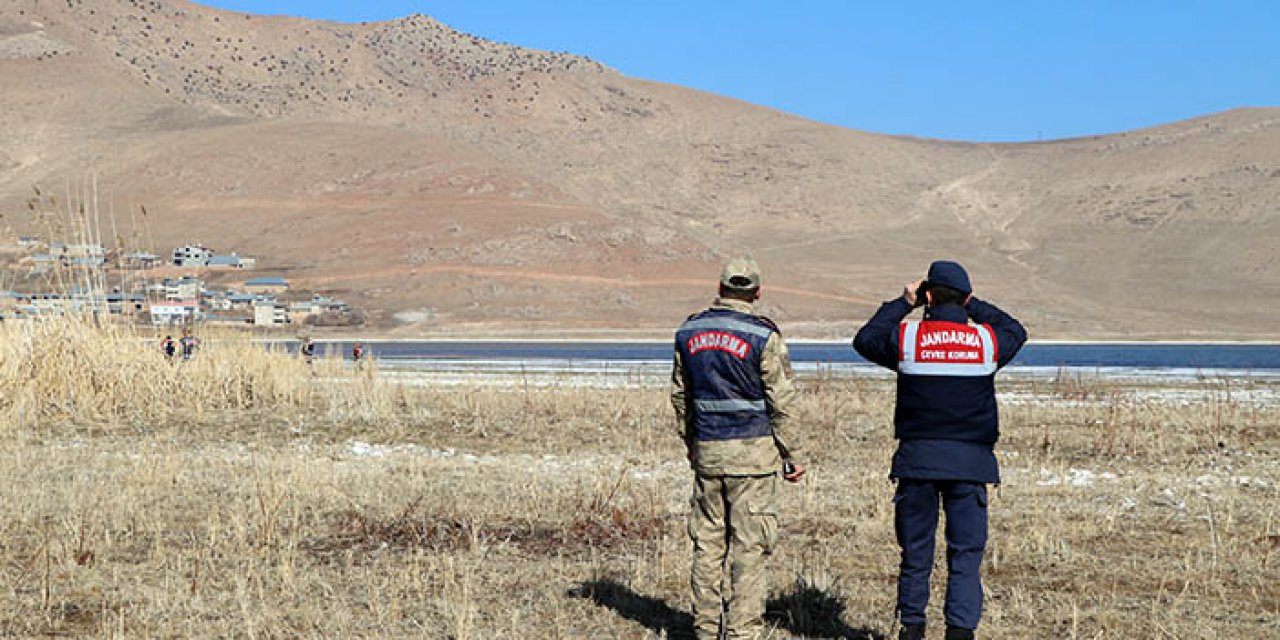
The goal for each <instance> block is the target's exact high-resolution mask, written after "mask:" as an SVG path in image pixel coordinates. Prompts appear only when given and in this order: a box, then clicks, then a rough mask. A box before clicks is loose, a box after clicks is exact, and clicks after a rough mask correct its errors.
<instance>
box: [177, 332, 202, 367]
mask: <svg viewBox="0 0 1280 640" xmlns="http://www.w3.org/2000/svg"><path fill="white" fill-rule="evenodd" d="M181 343H182V359H183V360H190V359H191V357H192V356H194V355H195V354H196V350H197V349H199V348H200V338H197V337H195V336H194V335H192V334H191V329H183V330H182V340H181Z"/></svg>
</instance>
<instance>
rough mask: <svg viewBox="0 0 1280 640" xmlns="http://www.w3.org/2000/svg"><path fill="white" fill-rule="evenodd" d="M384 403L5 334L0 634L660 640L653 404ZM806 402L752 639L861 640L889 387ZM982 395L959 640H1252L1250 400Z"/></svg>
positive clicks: (659, 501)
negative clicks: (981, 458) (991, 463)
mask: <svg viewBox="0 0 1280 640" xmlns="http://www.w3.org/2000/svg"><path fill="white" fill-rule="evenodd" d="M50 345H53V346H50ZM389 380H390V376H384V375H382V374H380V372H378V371H377V370H376V369H375V368H369V369H366V370H364V371H355V370H352V369H350V368H348V367H344V366H343V365H342V363H340V362H337V361H332V360H327V361H322V362H318V363H317V364H315V365H314V366H312V367H310V368H308V367H307V365H305V364H303V363H301V362H299V361H298V360H296V359H294V358H292V357H290V356H288V355H286V354H284V353H280V352H269V351H264V350H262V349H260V348H257V347H253V346H251V345H249V344H248V342H247V341H246V340H245V339H244V338H237V337H234V336H222V337H218V336H214V337H213V338H212V339H206V348H205V349H204V350H203V351H202V352H201V353H200V354H199V356H198V357H197V358H196V359H195V360H193V361H192V362H189V363H181V364H171V363H167V362H165V361H164V360H163V358H162V357H160V355H159V352H158V349H156V348H154V345H153V344H152V343H151V341H149V340H148V341H145V342H144V341H141V340H140V339H139V338H138V337H137V336H134V335H131V334H129V333H128V332H127V331H123V330H108V331H105V332H104V331H100V330H96V329H92V328H90V327H88V326H80V325H73V326H66V325H61V326H53V325H26V326H24V327H20V328H14V327H5V328H3V329H2V330H0V385H3V388H2V389H0V420H2V422H0V426H2V428H3V429H4V433H5V435H6V436H7V437H6V438H5V445H4V446H3V447H2V448H0V482H3V484H4V485H5V486H6V491H5V496H4V500H3V501H2V502H0V528H2V530H0V634H3V635H7V636H89V637H129V638H138V637H166V638H179V637H181V638H188V637H210V638H213V637H247V638H285V637H290V638H291V637H315V638H335V637H423V638H456V639H459V640H461V639H475V638H651V637H668V638H675V637H685V634H686V633H687V626H688V624H689V618H688V616H687V614H686V613H685V609H686V582H687V569H688V562H689V544H688V541H687V539H686V537H685V534H684V514H685V512H686V509H687V500H688V494H689V477H690V475H689V474H690V472H689V471H688V469H687V466H686V465H685V464H684V463H683V452H682V450H681V448H680V444H679V442H678V439H677V438H676V437H675V436H674V430H673V429H674V426H673V424H672V417H671V411H670V407H669V406H668V404H667V400H666V394H665V389H664V388H662V386H661V384H660V383H659V382H657V381H654V383H653V384H648V383H646V382H645V381H637V382H639V384H636V385H635V386H634V388H624V389H617V388H593V387H589V386H588V387H584V386H582V385H580V384H575V383H570V382H571V381H565V384H561V385H553V386H550V387H537V386H534V385H528V384H521V381H520V380H514V381H511V382H512V383H509V384H508V383H499V384H483V383H477V384H476V385H472V386H463V387H457V386H453V387H448V388H442V387H433V386H432V385H430V384H426V385H422V386H410V385H397V384H392V383H391V382H389ZM573 382H581V381H573ZM802 382H803V384H802V387H803V399H802V407H801V411H802V414H803V416H804V420H803V423H804V437H805V445H806V448H807V450H808V451H809V452H810V456H809V461H810V462H811V463H812V465H813V466H812V472H811V474H810V476H809V478H808V480H807V481H806V482H805V483H803V484H801V485H798V486H788V487H786V493H785V496H786V501H785V511H784V513H783V516H782V530H783V533H782V541H781V544H780V549H779V551H778V553H777V554H776V555H775V557H774V559H773V562H772V573H771V582H772V590H773V597H772V599H771V616H772V620H773V622H774V623H775V624H776V625H777V631H776V636H777V637H780V638H781V637H808V638H884V637H887V636H888V634H889V633H890V632H891V631H892V629H893V627H892V612H893V597H894V576H895V572H896V564H897V553H896V547H895V545H894V543H893V533H892V518H891V516H892V513H891V508H890V502H889V499H890V496H891V494H892V486H891V485H890V484H889V482H888V481H887V480H886V479H885V471H886V469H887V467H888V461H889V456H890V454H891V453H892V450H893V441H892V439H891V437H890V428H889V422H890V419H891V418H890V416H891V408H892V401H893V390H892V385H891V382H890V381H889V380H887V379H885V378H853V379H847V378H835V377H830V376H816V377H810V378H806V379H804V380H803V381H802ZM1002 388H1003V390H1004V391H1005V393H1004V394H1003V395H1002V407H1001V410H1002V416H1003V421H1004V429H1003V431H1004V440H1003V442H1002V445H1001V447H1000V451H1001V462H1002V464H1003V470H1004V474H1005V484H1004V486H1003V487H1002V488H1001V489H1000V490H999V491H998V492H993V493H992V496H993V499H992V506H991V515H992V544H991V547H990V549H989V552H988V556H987V563H986V573H985V577H986V584H987V590H988V599H987V610H986V615H985V619H984V624H983V627H982V628H981V629H980V637H983V638H1001V639H1019V640H1025V639H1028V638H1125V639H1131V638H1134V639H1140V638H1180V639H1189V638H1206V639H1208V638H1263V637H1277V634H1278V633H1280V632H1278V631H1277V629H1280V518H1277V514H1276V510H1277V505H1280V500H1277V498H1280V456H1278V455H1277V454H1278V453H1280V429H1278V428H1277V425H1278V424H1280V407H1278V406H1277V398H1280V389H1277V387H1276V384H1275V382H1266V381H1259V380H1255V381H1252V382H1239V381H1233V380H1228V379H1205V380H1199V381H1194V382H1186V383H1180V384H1178V385H1177V386H1176V387H1175V388H1169V387H1168V386H1167V385H1154V386H1153V385H1152V384H1151V383H1145V384H1144V383H1121V382H1114V381H1104V380H1097V379H1090V378H1083V379H1082V378H1072V377H1069V376H1059V377H1058V378H1056V379H1053V380H1038V381H1030V380H1023V381H1018V380H1006V381H1004V383H1003V386H1002ZM940 576H941V574H940V573H939V574H936V575H935V585H938V586H940V585H941V580H939V579H938V578H940ZM940 607H941V593H940V592H939V591H937V590H935V594H934V597H933V602H932V606H931V619H932V620H934V621H935V623H934V629H933V632H934V633H940V630H939V628H938V627H939V626H940V621H941V610H940Z"/></svg>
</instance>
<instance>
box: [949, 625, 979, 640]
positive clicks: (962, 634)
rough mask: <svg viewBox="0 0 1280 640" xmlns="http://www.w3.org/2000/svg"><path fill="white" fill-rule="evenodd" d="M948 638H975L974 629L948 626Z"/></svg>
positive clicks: (951, 639) (953, 639) (960, 639)
mask: <svg viewBox="0 0 1280 640" xmlns="http://www.w3.org/2000/svg"><path fill="white" fill-rule="evenodd" d="M945 638H946V640H973V629H961V628H960V627H947V635H946V636H945Z"/></svg>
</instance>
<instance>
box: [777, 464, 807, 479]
mask: <svg viewBox="0 0 1280 640" xmlns="http://www.w3.org/2000/svg"><path fill="white" fill-rule="evenodd" d="M791 467H792V469H791V472H790V473H783V474H782V479H783V480H786V481H787V482H800V478H803V477H804V465H803V464H801V463H799V462H792V463H791Z"/></svg>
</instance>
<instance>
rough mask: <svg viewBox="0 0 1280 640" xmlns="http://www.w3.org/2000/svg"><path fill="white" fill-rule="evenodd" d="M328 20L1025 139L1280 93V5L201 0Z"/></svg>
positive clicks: (914, 126)
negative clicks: (547, 53) (555, 54)
mask: <svg viewBox="0 0 1280 640" xmlns="http://www.w3.org/2000/svg"><path fill="white" fill-rule="evenodd" d="M201 1H203V2H204V3H205V4H209V5H213V6H217V7H222V8H225V9H232V10H238V11H249V12H253V13H266V14H288V15H299V16H306V17H311V18H319V19H326V20H339V21H344V22H359V21H364V20H385V19H390V18H394V17H399V16H403V15H408V14H411V13H423V14H427V15H430V16H432V17H435V18H437V19H439V20H441V21H443V22H445V23H447V24H449V25H450V26H452V27H454V28H456V29H458V30H460V31H466V32H468V33H473V34H476V35H479V36H483V37H486V38H491V39H494V40H500V41H503V42H509V43H512V44H518V45H523V46H528V47H534V48H537V49H547V50H553V51H569V52H572V53H578V54H583V55H587V56H590V57H591V58H594V59H596V60H599V61H600V62H603V63H605V64H607V65H609V66H611V67H614V68H616V69H618V70H619V71H621V72H623V73H625V74H627V75H630V76H635V77H640V78H647V79H650V80H658V81H662V82H669V83H672V84H678V85H683V86H687V87H693V88H696V89H701V90H704V91H710V92H713V93H718V94H721V95H726V96H732V97H735V98H739V99H742V100H746V101H748V102H754V103H757V104H762V105H767V106H770V107H774V108H777V109H782V110H784V111H788V112H791V113H795V114H798V115H801V116H804V117H807V118H812V119H814V120H819V121H823V122H829V123H832V124H837V125H841V126H846V127H852V128H856V129H864V130H868V131H877V132H882V133H894V134H908V135H917V136H926V137H933V138H945V139H955V140H980V141H1017V140H1036V139H1051V138H1062V137H1071V136H1080V135H1091V134H1101V133H1110V132H1115V131H1124V130H1128V129H1134V128H1138V127H1144V126H1151V125H1156V124H1161V123H1165V122H1172V121H1174V120H1181V119H1184V118H1189V117H1194V116H1198V115H1204V114H1207V113H1212V112H1216V111H1222V110H1225V109H1230V108H1233V107H1244V106H1280V2H1278V1H1269V0H1254V1H1244V0H1218V1H1216V2H1209V1H1199V0H1190V1H1179V0H1165V1H1162V2H1160V1H1154V0H1112V1H1109V2H1105V1H1098V0H1080V1H1069V2H1062V1H1057V2H1049V1H1042V0H1025V1H1022V2H1016V1H1012V0H1010V1H1006V2H987V1H983V0H952V1H942V0H937V1H934V0H916V1H914V2H887V1H886V2H857V1H854V0H847V1H840V0H812V1H804V0H796V1H793V2H783V1H778V0H773V1H758V0H740V1H738V2H709V1H704V2H699V1H697V0H686V1H684V2H679V1H670V0H650V1H648V2H611V1H609V0H598V1H595V2H591V1H585V0H571V1H563V2H557V1H555V0H542V1H540V2H539V1H533V0H438V1H415V0H365V1H363V2H353V1H350V0H343V1H339V0H201Z"/></svg>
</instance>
